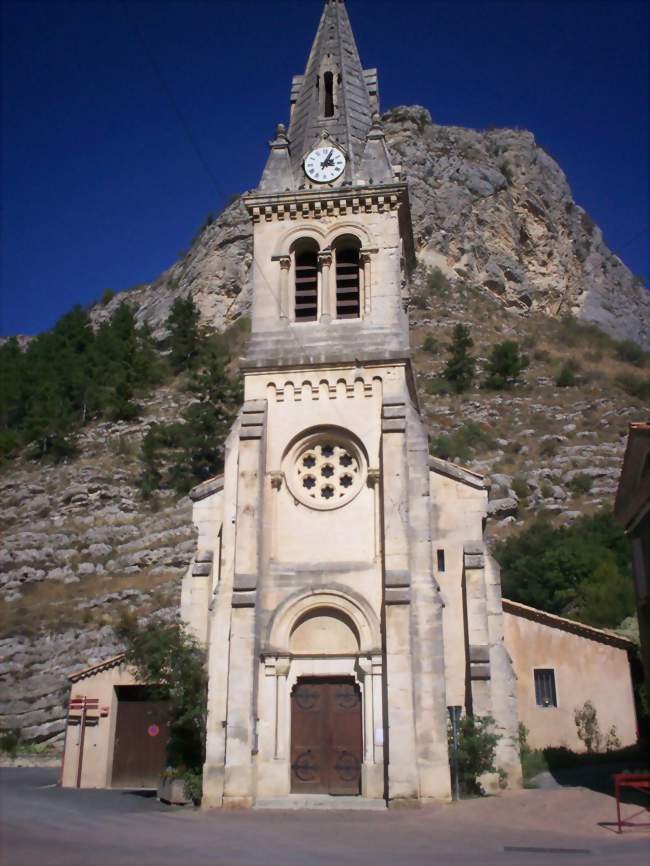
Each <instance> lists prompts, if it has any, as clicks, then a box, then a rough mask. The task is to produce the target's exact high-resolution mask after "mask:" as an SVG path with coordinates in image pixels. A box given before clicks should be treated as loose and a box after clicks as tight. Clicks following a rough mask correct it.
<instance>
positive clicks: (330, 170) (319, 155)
mask: <svg viewBox="0 0 650 866" xmlns="http://www.w3.org/2000/svg"><path fill="white" fill-rule="evenodd" d="M344 169H345V156H344V155H343V153H342V152H341V151H340V150H339V149H338V147H317V148H316V149H315V150H312V152H311V153H310V154H308V155H307V157H306V159H305V174H306V175H307V177H308V178H310V180H313V181H316V183H329V182H330V181H333V180H335V179H336V178H337V177H338V176H339V175H340V174H342V173H343V171H344Z"/></svg>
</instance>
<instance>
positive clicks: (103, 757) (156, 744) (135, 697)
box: [61, 653, 169, 789]
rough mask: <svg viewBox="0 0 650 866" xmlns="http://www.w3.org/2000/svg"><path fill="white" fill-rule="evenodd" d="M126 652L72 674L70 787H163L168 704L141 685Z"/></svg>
mask: <svg viewBox="0 0 650 866" xmlns="http://www.w3.org/2000/svg"><path fill="white" fill-rule="evenodd" d="M124 658H125V657H124V653H122V654H120V655H117V656H113V658H110V659H107V660H106V661H103V662H101V663H99V664H96V665H93V666H92V667H89V668H85V669H84V670H82V671H77V672H76V673H74V674H71V675H70V676H69V680H70V683H71V689H70V703H69V707H68V724H67V728H66V737H65V751H64V755H63V764H62V767H61V784H62V786H63V787H64V788H129V789H133V788H157V787H158V783H159V780H160V775H161V773H162V771H163V770H164V767H165V757H166V746H167V742H168V740H169V729H168V707H167V704H166V702H165V701H160V700H156V699H155V695H152V693H151V689H148V688H147V687H146V686H143V685H141V684H140V683H138V681H137V679H136V677H135V675H134V672H133V671H131V670H130V669H129V667H128V665H126V664H125V661H124Z"/></svg>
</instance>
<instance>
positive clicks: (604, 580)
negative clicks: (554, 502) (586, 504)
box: [495, 510, 635, 628]
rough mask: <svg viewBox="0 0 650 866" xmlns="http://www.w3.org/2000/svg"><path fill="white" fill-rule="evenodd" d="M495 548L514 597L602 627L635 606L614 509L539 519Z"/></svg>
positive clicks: (503, 578)
mask: <svg viewBox="0 0 650 866" xmlns="http://www.w3.org/2000/svg"><path fill="white" fill-rule="evenodd" d="M495 553H496V558H497V560H498V562H499V564H500V566H501V582H502V586H503V595H504V596H505V597H506V598H511V599H512V600H513V601H519V602H521V603H522V604H527V605H529V606H530V607H536V608H539V609H540V610H546V611H548V612H549V613H555V614H559V615H561V616H562V615H563V616H571V617H573V618H574V619H577V620H579V621H581V622H586V623H588V624H590V625H594V626H597V627H601V628H615V627H616V626H617V625H618V624H619V623H620V622H621V621H622V620H623V619H625V617H626V616H631V615H632V614H633V613H634V611H635V604H634V584H633V581H632V576H631V573H630V548H629V542H628V540H627V538H626V537H625V534H624V532H623V530H622V529H621V527H620V525H619V524H618V522H617V521H616V520H614V516H613V515H612V513H611V512H610V511H606V510H604V511H601V512H598V513H596V514H594V515H590V516H586V517H582V518H579V519H578V520H576V521H575V522H574V523H573V524H571V525H570V526H561V527H557V528H556V527H553V526H552V525H551V524H550V523H548V522H546V521H544V520H537V521H535V522H534V523H532V524H531V525H530V526H529V527H528V528H526V529H524V530H522V531H521V532H520V533H518V534H515V535H511V536H510V537H509V538H508V539H506V540H505V541H503V542H501V543H499V544H497V546H496V551H495Z"/></svg>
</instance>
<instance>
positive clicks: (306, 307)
mask: <svg viewBox="0 0 650 866" xmlns="http://www.w3.org/2000/svg"><path fill="white" fill-rule="evenodd" d="M295 263H296V264H295V267H296V290H295V318H296V322H315V321H316V318H317V317H318V251H317V250H316V249H303V250H299V251H297V252H296V255H295Z"/></svg>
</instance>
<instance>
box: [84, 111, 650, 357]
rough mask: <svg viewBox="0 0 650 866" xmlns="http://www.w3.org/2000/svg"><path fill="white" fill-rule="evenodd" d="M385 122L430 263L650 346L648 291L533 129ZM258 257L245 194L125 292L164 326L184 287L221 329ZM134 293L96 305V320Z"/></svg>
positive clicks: (247, 294) (405, 114)
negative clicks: (153, 275) (161, 268)
mask: <svg viewBox="0 0 650 866" xmlns="http://www.w3.org/2000/svg"><path fill="white" fill-rule="evenodd" d="M383 122H384V129H385V133H386V141H387V143H388V146H389V148H390V151H391V153H392V156H393V161H394V163H396V164H401V165H402V167H403V170H404V172H405V177H406V179H407V180H408V182H409V188H410V197H411V207H412V211H413V225H414V231H415V237H416V248H417V253H418V257H419V258H420V260H421V261H422V262H423V263H424V264H427V265H429V266H431V267H439V268H440V269H441V270H442V271H443V272H444V273H445V274H446V275H447V276H448V277H449V278H451V279H460V280H461V281H464V282H466V283H468V284H471V285H473V286H478V287H481V288H482V289H483V290H484V291H487V292H490V293H492V294H494V295H495V296H497V297H499V298H500V299H501V300H502V302H503V303H504V304H505V305H506V306H508V307H513V308H516V309H518V310H520V311H521V312H522V313H525V312H526V311H528V310H537V311H542V312H545V313H548V314H549V315H551V316H558V315H564V314H565V313H572V314H574V315H575V316H577V317H578V318H580V319H585V320H588V321H591V322H595V323H597V324H598V325H599V326H600V327H601V328H603V330H605V331H607V332H608V333H609V334H611V335H612V336H614V337H617V338H621V339H623V338H627V339H632V340H635V341H636V342H638V343H639V344H641V345H643V346H645V347H647V346H648V345H650V293H649V292H648V291H647V289H645V288H644V287H643V286H642V285H641V283H640V282H639V280H638V279H636V278H635V277H634V276H633V274H632V273H631V271H630V270H629V269H628V268H627V267H626V266H625V265H624V264H623V262H622V261H621V260H620V259H619V258H618V257H617V256H615V255H614V254H613V253H612V252H611V251H610V250H609V249H608V248H607V246H606V245H605V243H604V241H603V236H602V232H601V231H600V229H599V228H598V226H597V225H595V223H594V222H593V220H592V219H591V218H590V216H589V215H588V214H587V213H586V212H585V211H584V210H583V209H582V208H581V207H580V206H579V205H577V204H576V203H575V202H574V201H573V198H572V195H571V190H570V188H569V185H568V183H567V180H566V177H565V176H564V174H563V172H562V170H561V169H560V167H559V166H558V165H557V163H556V162H555V161H554V160H553V159H552V158H551V157H550V156H549V155H548V154H547V153H546V152H545V151H544V150H543V149H542V148H541V147H539V146H538V145H537V144H536V143H535V139H534V137H533V135H532V134H531V133H530V132H525V131H520V130H513V129H493V130H488V131H486V132H477V131H475V130H471V129H464V128H462V127H452V126H438V125H436V124H434V123H432V121H431V116H430V114H429V112H428V111H427V110H426V109H424V108H421V107H418V106H410V107H399V108H395V109H392V110H391V111H389V112H388V113H387V114H385V115H384V118H383ZM251 264H252V233H251V226H250V223H249V219H248V216H247V214H246V212H245V209H244V207H243V205H242V202H241V199H237V200H235V201H234V202H233V203H232V204H231V205H229V206H228V207H227V208H226V209H225V210H224V211H223V212H222V213H221V215H220V216H219V217H218V218H217V219H216V220H215V221H214V222H212V223H211V224H209V225H207V226H206V227H205V228H204V229H203V230H202V231H201V232H200V233H199V235H198V236H197V238H196V239H195V241H194V242H193V244H192V247H191V249H190V250H189V252H188V253H187V254H186V255H185V256H184V257H183V258H182V259H181V260H180V261H178V262H177V263H176V264H174V265H173V266H172V267H171V268H170V269H169V270H167V271H165V272H164V273H163V274H162V275H161V276H160V277H159V278H158V279H157V280H156V281H155V282H153V283H151V284H147V285H143V286H139V287H137V288H135V289H133V290H131V291H130V292H129V293H128V297H129V298H130V299H131V300H133V301H134V302H135V303H136V304H138V305H139V311H138V317H139V319H140V320H141V321H145V322H147V323H148V324H149V325H150V327H151V328H152V329H153V331H154V333H155V334H156V335H157V336H160V335H162V333H163V330H164V322H165V319H166V317H167V315H168V313H169V310H170V308H171V305H172V304H173V302H174V300H175V298H177V297H186V296H187V295H191V296H192V297H193V298H194V301H195V302H196V304H197V306H198V307H199V309H200V311H201V314H202V316H203V318H204V320H205V321H206V322H208V323H210V324H211V325H212V326H214V327H216V328H218V329H223V328H225V327H227V326H228V325H230V324H231V323H232V322H233V321H234V320H235V319H236V318H237V317H239V316H240V315H242V314H246V313H247V312H248V310H249V308H250V303H251V291H250V287H251V280H250V276H251V273H250V270H251ZM125 296H126V295H125V293H120V294H118V295H116V296H115V297H114V298H113V300H112V301H111V302H109V303H108V304H107V305H106V306H97V307H95V308H94V310H93V313H92V315H93V318H94V320H95V321H98V322H99V321H101V320H102V319H103V318H105V317H106V316H108V315H110V314H111V313H112V312H113V310H114V309H115V307H116V306H117V305H118V304H119V303H121V301H122V300H123V299H124V297H125Z"/></svg>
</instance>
